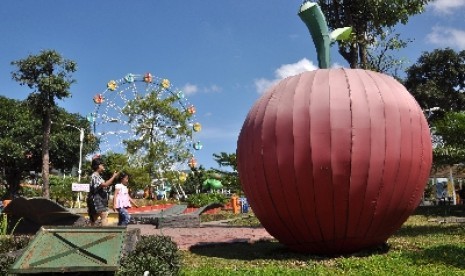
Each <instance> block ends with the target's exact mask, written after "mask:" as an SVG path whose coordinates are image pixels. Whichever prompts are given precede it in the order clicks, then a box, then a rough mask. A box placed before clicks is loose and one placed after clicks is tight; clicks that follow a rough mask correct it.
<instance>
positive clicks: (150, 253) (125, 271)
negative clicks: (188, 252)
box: [117, 236, 181, 276]
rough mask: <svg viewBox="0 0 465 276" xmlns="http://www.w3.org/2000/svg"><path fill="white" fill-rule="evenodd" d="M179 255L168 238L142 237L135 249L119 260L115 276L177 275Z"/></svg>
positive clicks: (174, 245) (175, 246)
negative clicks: (144, 274)
mask: <svg viewBox="0 0 465 276" xmlns="http://www.w3.org/2000/svg"><path fill="white" fill-rule="evenodd" d="M180 269H181V255H180V254H179V250H178V247H177V245H176V243H175V242H174V241H173V240H172V239H171V237H168V236H142V238H141V240H140V241H139V242H138V243H137V245H136V249H135V250H134V251H133V252H131V253H129V254H128V256H125V257H123V258H122V259H121V267H120V270H119V271H118V273H117V275H131V276H132V275H142V274H143V273H144V271H149V272H150V275H178V274H179V271H180Z"/></svg>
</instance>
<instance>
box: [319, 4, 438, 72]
mask: <svg viewBox="0 0 465 276" xmlns="http://www.w3.org/2000/svg"><path fill="white" fill-rule="evenodd" d="M429 2H431V0H410V1H397V0H352V1H347V0H318V1H317V3H318V4H319V5H320V6H321V9H322V11H323V13H324V14H325V15H326V19H327V21H328V25H329V27H330V28H331V29H333V30H334V29H337V28H342V27H352V30H353V37H352V39H351V40H350V41H338V46H339V53H340V54H341V55H342V56H343V58H344V59H345V60H346V61H347V62H348V63H349V64H350V67H351V68H358V67H361V68H364V69H367V68H368V64H369V57H368V46H369V45H372V44H373V43H374V41H375V38H376V37H377V36H380V35H383V34H385V33H386V31H387V28H391V27H394V26H395V25H397V24H398V23H402V24H406V23H407V22H408V19H409V16H412V15H415V14H419V13H421V12H423V10H424V6H425V5H426V4H427V3H429Z"/></svg>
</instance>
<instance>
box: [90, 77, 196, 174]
mask: <svg viewBox="0 0 465 276" xmlns="http://www.w3.org/2000/svg"><path fill="white" fill-rule="evenodd" d="M93 101H94V104H95V107H94V111H93V112H92V113H91V114H89V115H88V116H87V119H88V120H89V121H90V122H91V124H92V125H93V133H94V136H95V138H97V139H98V141H99V153H100V154H106V153H109V152H114V153H123V154H127V155H128V156H129V159H130V161H131V162H139V163H140V162H143V161H142V160H144V157H145V156H147V155H148V154H153V151H154V150H155V151H159V154H162V155H164V157H165V158H164V162H167V164H164V165H165V168H166V166H178V167H179V166H180V165H182V164H184V165H188V166H189V167H195V166H196V160H195V151H197V150H200V149H202V147H203V145H202V144H201V142H200V141H196V140H195V139H194V134H195V133H196V132H199V131H200V130H201V128H202V126H201V124H200V123H199V122H196V120H195V113H196V109H195V106H194V105H192V104H190V103H189V102H188V100H187V98H186V97H185V95H184V93H183V92H182V91H181V90H179V89H177V88H175V87H173V86H172V84H171V83H170V81H169V80H168V79H165V78H157V77H154V76H152V74H150V73H146V74H127V75H126V76H125V77H123V78H120V79H117V80H110V81H109V82H108V83H107V87H106V89H105V90H104V91H103V92H101V93H98V94H96V95H94V97H93ZM167 160H168V161H167ZM171 169H172V168H171Z"/></svg>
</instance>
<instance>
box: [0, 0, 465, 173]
mask: <svg viewBox="0 0 465 276" xmlns="http://www.w3.org/2000/svg"><path fill="white" fill-rule="evenodd" d="M301 3H302V1H301V0H286V1H284V0H267V1H264V0H254V1H245V0H235V1H232V0H222V1H219V0H191V1H180V0H157V1H151V0H139V1H120V0H113V1H109V0H99V1H89V0H87V1H58V0H55V1H52V0H42V1H37V0H22V1H18V0H2V1H0V34H1V35H2V37H3V39H2V42H1V43H0V95H4V96H6V97H9V98H15V99H20V100H23V99H25V98H26V97H27V95H28V94H29V93H31V92H32V91H31V90H29V89H28V88H27V87H23V86H20V85H19V84H18V83H16V82H14V81H12V80H11V71H13V70H14V67H13V66H11V65H10V62H11V61H13V60H18V59H22V58H25V57H27V55H29V54H37V53H39V51H40V50H43V49H54V50H56V51H58V52H59V53H60V54H61V55H63V56H64V57H65V58H67V59H71V60H74V61H76V62H77V64H78V71H77V72H76V73H75V74H74V75H73V76H74V78H75V79H76V80H77V83H76V84H74V85H73V86H72V87H71V92H72V98H69V99H66V100H65V101H63V102H60V103H59V104H60V106H62V107H64V108H65V109H66V110H67V111H69V112H73V113H79V114H81V115H83V116H86V115H87V114H89V113H91V112H92V111H93V110H94V108H95V105H94V103H93V101H92V98H93V96H94V95H96V94H98V93H101V92H103V91H104V90H105V89H106V84H107V83H108V81H110V80H114V79H120V78H122V77H124V76H126V75H127V74H128V73H133V74H144V73H146V72H150V73H151V74H153V75H154V76H156V77H160V78H167V79H169V80H170V81H171V83H172V84H173V86H175V87H177V88H178V89H180V90H182V91H183V92H184V93H185V94H186V97H187V98H188V101H189V102H190V103H192V104H193V105H195V106H196V109H197V113H196V121H198V122H200V123H201V124H202V132H200V133H198V134H196V137H195V139H196V140H198V141H201V143H202V144H203V149H202V150H200V151H196V152H195V153H196V159H197V160H198V162H199V164H202V165H203V166H204V167H206V168H210V167H215V168H216V167H217V164H216V162H214V160H213V157H212V154H213V153H219V152H222V151H224V152H227V153H233V152H235V150H236V143H237V137H238V134H239V131H240V128H241V127H242V124H243V122H244V120H245V117H246V115H247V112H248V111H249V109H250V108H251V107H252V105H253V104H254V102H255V101H256V100H258V98H259V97H260V94H261V93H263V92H264V90H266V88H267V87H269V85H271V84H272V83H274V82H275V81H277V80H279V79H281V78H284V77H287V76H290V75H293V74H297V73H300V72H302V71H303V70H313V69H315V68H316V67H315V64H316V52H315V50H314V46H313V43H312V40H311V38H310V35H309V33H308V30H307V28H306V27H305V25H304V23H303V22H301V21H300V18H299V17H298V16H297V11H298V9H299V7H300V4H301ZM464 12H465V0H437V1H435V2H434V3H432V4H430V5H429V6H428V7H427V9H426V12H425V13H423V14H421V15H417V16H415V17H412V18H411V19H410V21H409V23H408V24H407V25H406V26H399V27H397V28H396V30H397V31H398V32H400V33H401V34H402V38H404V39H407V38H411V39H414V41H413V42H412V43H411V44H409V47H408V48H407V49H405V50H403V51H401V52H400V53H398V56H399V57H405V58H406V59H408V60H409V61H410V64H413V63H415V62H416V60H417V59H418V57H419V56H420V55H421V53H422V52H424V51H431V50H433V49H436V48H444V47H451V48H453V49H455V50H457V51H459V50H464V49H465V24H464V23H465V17H464V16H463V14H464ZM332 51H333V53H332V56H331V59H332V62H333V63H335V64H337V65H339V66H347V65H346V63H345V62H344V61H343V59H342V58H341V57H340V56H339V54H338V53H337V51H336V48H335V47H333V49H332Z"/></svg>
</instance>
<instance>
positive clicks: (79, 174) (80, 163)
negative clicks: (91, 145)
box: [66, 125, 84, 182]
mask: <svg viewBox="0 0 465 276" xmlns="http://www.w3.org/2000/svg"><path fill="white" fill-rule="evenodd" d="M66 126H69V127H72V128H75V129H77V130H79V134H80V135H79V167H78V182H81V172H82V170H81V168H82V146H83V143H84V128H82V127H81V128H79V127H76V126H73V125H66Z"/></svg>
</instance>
